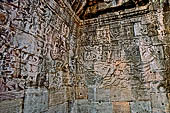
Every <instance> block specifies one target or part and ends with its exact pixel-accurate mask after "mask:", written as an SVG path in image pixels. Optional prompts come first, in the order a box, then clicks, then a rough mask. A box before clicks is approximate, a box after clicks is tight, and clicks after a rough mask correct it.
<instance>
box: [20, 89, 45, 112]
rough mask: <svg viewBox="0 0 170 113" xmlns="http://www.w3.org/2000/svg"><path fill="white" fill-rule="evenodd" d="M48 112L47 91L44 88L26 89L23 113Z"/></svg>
mask: <svg viewBox="0 0 170 113" xmlns="http://www.w3.org/2000/svg"><path fill="white" fill-rule="evenodd" d="M47 110H48V91H47V89H45V88H37V89H36V88H28V89H27V90H26V92H25V98H24V110H23V111H24V113H39V112H44V111H47Z"/></svg>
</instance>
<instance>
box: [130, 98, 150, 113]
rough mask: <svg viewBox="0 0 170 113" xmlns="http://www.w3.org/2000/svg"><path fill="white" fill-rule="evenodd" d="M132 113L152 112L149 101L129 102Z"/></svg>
mask: <svg viewBox="0 0 170 113" xmlns="http://www.w3.org/2000/svg"><path fill="white" fill-rule="evenodd" d="M130 107H131V112H132V113H152V108H151V102H150V101H136V102H130Z"/></svg>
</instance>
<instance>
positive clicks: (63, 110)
mask: <svg viewBox="0 0 170 113" xmlns="http://www.w3.org/2000/svg"><path fill="white" fill-rule="evenodd" d="M67 106H68V103H63V104H58V105H55V106H52V107H49V110H48V111H47V112H46V113H67V111H68V108H67Z"/></svg>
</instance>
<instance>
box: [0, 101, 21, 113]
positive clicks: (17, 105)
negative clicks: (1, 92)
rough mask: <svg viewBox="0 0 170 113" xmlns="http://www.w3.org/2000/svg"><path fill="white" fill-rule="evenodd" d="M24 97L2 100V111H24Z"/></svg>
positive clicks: (15, 112)
mask: <svg viewBox="0 0 170 113" xmlns="http://www.w3.org/2000/svg"><path fill="white" fill-rule="evenodd" d="M22 105H23V99H15V100H5V101H1V102H0V113H22Z"/></svg>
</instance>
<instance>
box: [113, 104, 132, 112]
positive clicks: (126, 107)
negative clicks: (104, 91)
mask: <svg viewBox="0 0 170 113" xmlns="http://www.w3.org/2000/svg"><path fill="white" fill-rule="evenodd" d="M113 113H131V111H130V104H129V102H113Z"/></svg>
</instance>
